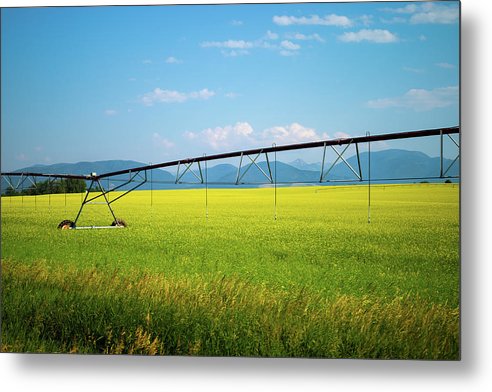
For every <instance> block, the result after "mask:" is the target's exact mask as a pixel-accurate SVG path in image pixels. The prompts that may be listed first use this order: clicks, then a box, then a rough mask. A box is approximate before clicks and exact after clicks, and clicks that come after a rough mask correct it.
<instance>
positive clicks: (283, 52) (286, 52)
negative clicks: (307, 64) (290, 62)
mask: <svg viewBox="0 0 492 392" xmlns="http://www.w3.org/2000/svg"><path fill="white" fill-rule="evenodd" d="M278 53H279V54H280V56H286V57H287V56H296V55H298V54H299V52H295V51H292V50H281V51H280V52H278Z"/></svg>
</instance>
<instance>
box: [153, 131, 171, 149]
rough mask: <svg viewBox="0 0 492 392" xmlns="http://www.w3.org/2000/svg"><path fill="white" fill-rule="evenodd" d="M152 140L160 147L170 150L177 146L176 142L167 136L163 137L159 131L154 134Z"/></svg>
mask: <svg viewBox="0 0 492 392" xmlns="http://www.w3.org/2000/svg"><path fill="white" fill-rule="evenodd" d="M152 140H153V142H154V145H156V146H158V147H162V148H164V149H166V150H169V149H171V148H173V147H174V146H175V144H174V143H173V142H172V141H170V140H169V139H166V138H165V137H162V136H161V135H159V134H158V133H157V132H155V133H153V134H152Z"/></svg>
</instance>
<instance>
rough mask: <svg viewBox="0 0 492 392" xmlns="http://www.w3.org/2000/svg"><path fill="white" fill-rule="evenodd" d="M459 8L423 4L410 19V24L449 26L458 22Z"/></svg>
mask: <svg viewBox="0 0 492 392" xmlns="http://www.w3.org/2000/svg"><path fill="white" fill-rule="evenodd" d="M458 18H459V8H458V7H457V6H455V5H451V6H447V5H443V4H434V3H424V4H422V5H421V6H420V8H419V11H417V12H416V13H415V14H413V15H412V16H411V18H410V23H413V24H420V23H438V24H450V23H455V22H457V21H458Z"/></svg>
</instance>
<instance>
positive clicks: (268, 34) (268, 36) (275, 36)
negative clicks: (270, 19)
mask: <svg viewBox="0 0 492 392" xmlns="http://www.w3.org/2000/svg"><path fill="white" fill-rule="evenodd" d="M265 37H266V39H271V40H276V39H278V34H277V33H272V32H271V31H270V30H268V31H267V32H266V35H265Z"/></svg>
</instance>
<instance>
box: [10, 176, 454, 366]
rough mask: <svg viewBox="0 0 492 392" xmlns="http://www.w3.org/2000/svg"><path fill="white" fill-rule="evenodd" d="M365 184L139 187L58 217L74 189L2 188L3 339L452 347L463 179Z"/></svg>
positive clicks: (360, 348)
mask: <svg viewBox="0 0 492 392" xmlns="http://www.w3.org/2000/svg"><path fill="white" fill-rule="evenodd" d="M367 196H368V195H367V187H366V186H347V187H343V186H340V187H300V188H278V189H277V197H278V200H277V213H278V219H277V220H276V221H274V219H273V213H274V210H273V189H227V190H223V189H212V190H211V189H209V190H208V219H206V218H205V216H206V215H205V190H203V189H198V190H196V189H195V190H180V191H154V192H153V193H152V194H151V192H150V191H136V192H133V193H131V194H129V195H127V196H125V197H124V198H122V199H121V200H120V201H117V202H115V203H114V204H113V207H114V208H115V211H116V215H117V216H118V217H119V218H123V219H124V220H126V222H127V223H128V225H129V226H128V228H126V229H112V230H108V229H106V230H64V231H62V230H57V229H56V227H57V225H58V223H60V221H61V220H63V219H73V218H74V217H75V215H76V213H77V210H78V208H79V206H80V201H81V195H66V196H65V195H51V196H37V197H36V198H35V197H33V196H31V197H23V198H22V197H20V196H19V197H12V198H8V197H3V198H2V215H1V219H2V221H1V222H2V333H1V337H2V342H1V349H2V351H4V352H64V353H67V352H72V353H132V354H162V355H206V356H273V357H291V356H294V357H329V358H412V359H452V360H456V359H459V357H460V341H459V332H460V329H459V311H460V309H459V287H460V281H459V277H460V260H459V187H458V186H457V185H456V184H416V185H388V186H374V187H372V190H371V199H372V200H371V218H372V219H371V223H370V224H368V223H367ZM151 201H152V205H151ZM106 209H107V208H106V207H105V206H87V207H86V209H85V210H84V213H83V215H82V217H81V220H80V222H79V223H78V224H79V225H101V224H103V225H107V224H109V223H111V220H112V219H111V216H110V215H109V214H108V213H107V211H106Z"/></svg>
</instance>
